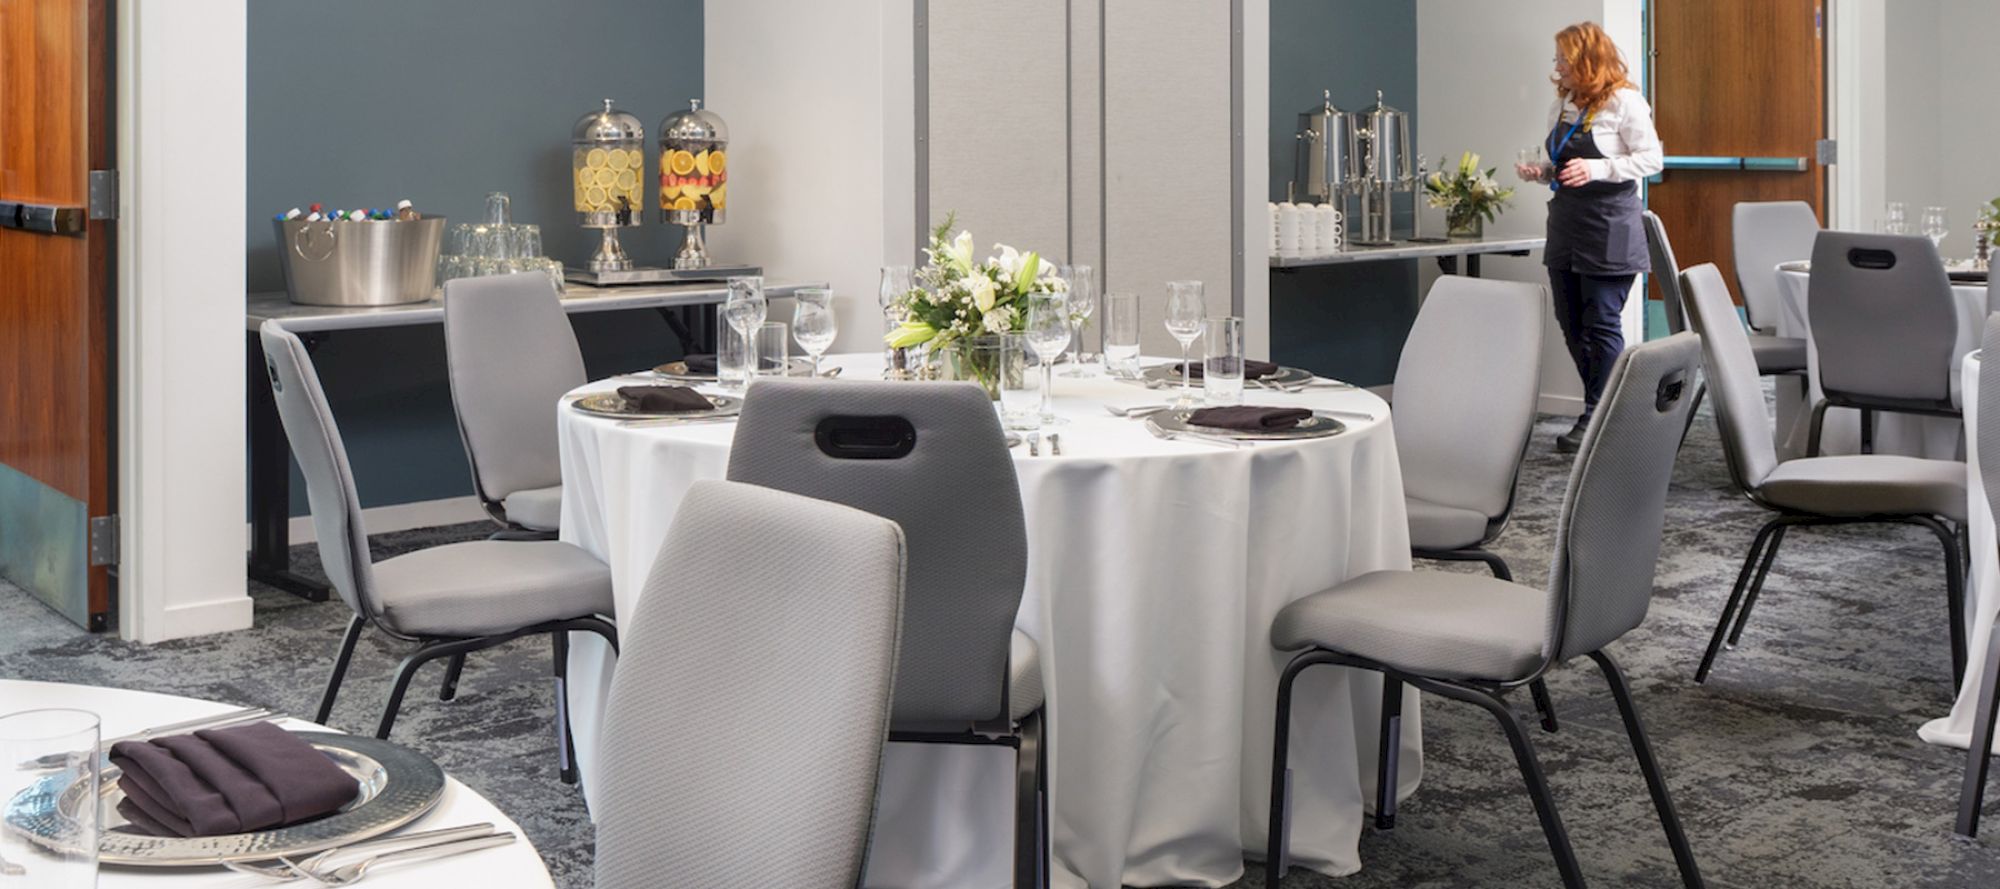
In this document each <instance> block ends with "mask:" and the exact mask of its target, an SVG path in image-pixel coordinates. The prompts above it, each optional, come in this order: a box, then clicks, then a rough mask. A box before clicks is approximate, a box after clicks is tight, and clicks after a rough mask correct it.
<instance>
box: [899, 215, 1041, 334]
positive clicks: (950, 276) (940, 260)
mask: <svg viewBox="0 0 2000 889" xmlns="http://www.w3.org/2000/svg"><path fill="white" fill-rule="evenodd" d="M955 221H956V216H955V215H954V216H951V217H947V218H946V219H945V221H944V224H942V225H939V226H938V227H937V228H936V229H935V230H933V231H932V232H931V242H930V246H929V247H927V248H925V249H924V256H925V259H926V262H925V264H924V267H923V268H921V269H918V270H917V275H916V285H915V286H914V287H912V288H911V289H910V292H909V293H906V294H904V295H903V296H902V297H901V299H900V303H899V305H900V307H901V308H902V309H903V313H904V314H903V317H904V318H905V320H904V321H903V323H902V325H901V326H899V327H897V328H896V329H895V330H891V331H889V333H888V335H887V336H885V337H883V339H884V341H886V342H887V343H888V344H889V345H890V346H891V347H893V348H898V349H906V348H910V347H912V346H920V345H924V344H926V343H928V344H930V345H932V346H933V347H936V346H943V345H946V344H949V343H951V342H954V341H957V340H960V339H964V338H967V337H974V336H984V335H988V334H1000V333H1012V332H1015V331H1018V330H1021V329H1022V328H1023V326H1024V325H1025V324H1026V323H1027V315H1028V312H1027V308H1028V301H1029V300H1030V299H1032V298H1034V297H1035V295H1037V294H1060V293H1064V292H1067V291H1068V290H1069V284H1068V282H1066V281H1064V280H1063V279H1062V278H1061V277H1059V276H1058V275H1057V274H1056V269H1055V267H1054V266H1052V265H1050V264H1048V263H1046V262H1043V261H1042V259H1041V256H1040V255H1039V254H1036V253H1035V252H1033V251H1029V252H1026V253H1023V252H1021V251H1019V250H1016V249H1014V248H1013V247H1009V246H1007V245H1006V244H995V245H993V249H994V251H996V252H995V253H994V254H993V255H992V256H989V257H987V258H986V261H985V262H982V263H976V264H975V263H974V262H973V260H972V245H973V240H972V233H971V232H965V231H962V232H959V233H958V236H957V237H955V238H950V239H949V240H947V236H948V235H950V233H951V229H952V226H953V224H954V222H955Z"/></svg>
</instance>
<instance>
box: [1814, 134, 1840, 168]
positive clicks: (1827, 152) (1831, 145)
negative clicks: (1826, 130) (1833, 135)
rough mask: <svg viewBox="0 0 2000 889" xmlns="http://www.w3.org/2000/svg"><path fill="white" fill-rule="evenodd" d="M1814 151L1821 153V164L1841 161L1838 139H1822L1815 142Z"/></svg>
mask: <svg viewBox="0 0 2000 889" xmlns="http://www.w3.org/2000/svg"><path fill="white" fill-rule="evenodd" d="M1813 151H1814V153H1815V154H1817V155H1819V163H1820V166H1825V165H1827V164H1835V163H1839V162H1840V142H1839V141H1838V140H1834V139H1821V140H1819V141H1818V142H1815V143H1813Z"/></svg>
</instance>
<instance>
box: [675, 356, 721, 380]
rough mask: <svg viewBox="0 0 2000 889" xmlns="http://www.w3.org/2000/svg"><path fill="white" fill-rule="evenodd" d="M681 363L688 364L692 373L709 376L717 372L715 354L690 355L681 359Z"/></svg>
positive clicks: (689, 371)
mask: <svg viewBox="0 0 2000 889" xmlns="http://www.w3.org/2000/svg"><path fill="white" fill-rule="evenodd" d="M681 364H683V365H686V366H687V372H688V373H691V374H701V375H703V376H709V375H712V374H714V373H715V366H716V365H715V356H714V355H689V356H687V357H684V358H682V359H681Z"/></svg>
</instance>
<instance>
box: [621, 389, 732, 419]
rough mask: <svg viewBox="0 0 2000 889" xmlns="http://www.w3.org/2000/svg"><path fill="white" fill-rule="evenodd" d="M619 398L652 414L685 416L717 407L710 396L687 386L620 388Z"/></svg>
mask: <svg viewBox="0 0 2000 889" xmlns="http://www.w3.org/2000/svg"><path fill="white" fill-rule="evenodd" d="M618 397H620V398H623V399H625V403H626V404H629V405H632V406H633V407H636V408H638V409H640V410H642V411H645V412H647V413H652V414H684V413H687V412H689V411H705V410H709V409H711V408H713V407H715V404H714V402H711V401H709V400H708V396H706V395H703V394H701V393H700V392H696V391H694V390H693V389H689V388H688V387H686V386H619V387H618Z"/></svg>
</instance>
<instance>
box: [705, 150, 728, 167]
mask: <svg viewBox="0 0 2000 889" xmlns="http://www.w3.org/2000/svg"><path fill="white" fill-rule="evenodd" d="M728 160H729V156H728V155H725V154H723V153H722V149H720V148H717V149H715V150H714V151H711V152H709V153H708V169H709V172H712V173H721V172H722V170H723V165H724V164H725V163H727V162H728Z"/></svg>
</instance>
